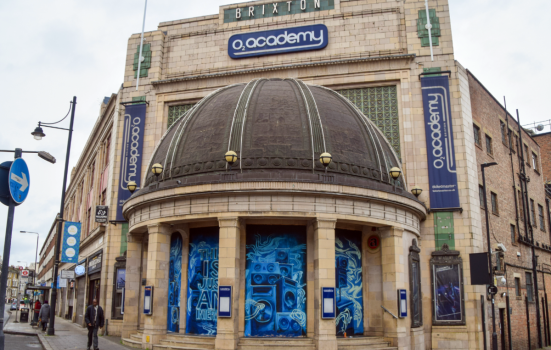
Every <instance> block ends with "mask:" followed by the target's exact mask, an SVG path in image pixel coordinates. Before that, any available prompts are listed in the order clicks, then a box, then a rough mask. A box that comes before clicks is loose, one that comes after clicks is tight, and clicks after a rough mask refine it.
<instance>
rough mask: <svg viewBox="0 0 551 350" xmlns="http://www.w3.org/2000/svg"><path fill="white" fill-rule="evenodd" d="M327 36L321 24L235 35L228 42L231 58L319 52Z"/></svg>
mask: <svg viewBox="0 0 551 350" xmlns="http://www.w3.org/2000/svg"><path fill="white" fill-rule="evenodd" d="M328 39H329V34H328V31H327V27H326V26H325V25H323V24H313V25H309V26H304V27H294V28H282V29H275V30H265V31H261V32H252V33H242V34H235V35H232V36H231V37H230V40H229V41H228V55H230V57H231V58H245V57H255V56H264V55H274V54H280V53H288V52H298V51H308V50H319V49H323V48H324V47H326V46H327V42H328Z"/></svg>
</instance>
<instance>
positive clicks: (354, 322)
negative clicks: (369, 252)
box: [335, 229, 364, 337]
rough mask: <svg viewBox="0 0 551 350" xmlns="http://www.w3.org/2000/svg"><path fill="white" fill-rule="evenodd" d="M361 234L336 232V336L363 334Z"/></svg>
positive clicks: (358, 232) (344, 231)
mask: <svg viewBox="0 0 551 350" xmlns="http://www.w3.org/2000/svg"><path fill="white" fill-rule="evenodd" d="M361 247H362V233H361V232H360V231H349V230H340V229H337V230H335V287H336V299H337V300H336V305H337V317H336V318H335V325H336V327H337V336H338V337H339V336H340V337H343V336H344V335H345V333H346V335H347V336H351V335H356V334H363V332H364V324H363V314H364V313H363V287H362V250H361Z"/></svg>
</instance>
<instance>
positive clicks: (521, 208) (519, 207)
mask: <svg viewBox="0 0 551 350" xmlns="http://www.w3.org/2000/svg"><path fill="white" fill-rule="evenodd" d="M517 198H518V210H519V212H520V220H521V221H524V207H523V206H522V204H523V201H522V196H521V194H520V190H518V195H517Z"/></svg>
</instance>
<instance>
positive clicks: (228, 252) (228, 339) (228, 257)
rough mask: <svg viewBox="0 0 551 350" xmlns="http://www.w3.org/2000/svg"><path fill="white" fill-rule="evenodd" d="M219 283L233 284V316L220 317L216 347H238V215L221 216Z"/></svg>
mask: <svg viewBox="0 0 551 350" xmlns="http://www.w3.org/2000/svg"><path fill="white" fill-rule="evenodd" d="M218 222H219V225H220V243H219V244H220V246H219V255H218V285H220V286H232V290H233V295H232V307H233V310H232V317H231V318H218V326H217V334H216V341H215V349H225V350H229V349H232V350H233V349H237V343H238V341H239V311H240V310H239V306H240V304H239V293H240V290H239V267H240V260H241V259H240V254H239V253H240V246H241V242H240V241H241V240H240V238H241V222H240V220H239V218H238V217H228V218H219V219H218Z"/></svg>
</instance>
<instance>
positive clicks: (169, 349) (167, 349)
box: [153, 344, 214, 350]
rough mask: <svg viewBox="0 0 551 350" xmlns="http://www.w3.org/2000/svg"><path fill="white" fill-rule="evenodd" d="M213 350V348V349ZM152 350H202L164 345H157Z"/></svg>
mask: <svg viewBox="0 0 551 350" xmlns="http://www.w3.org/2000/svg"><path fill="white" fill-rule="evenodd" d="M213 349H214V347H213ZM153 350H204V349H203V348H196V347H194V346H192V345H189V346H188V345H185V344H184V345H176V344H171V345H164V344H157V345H153Z"/></svg>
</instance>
